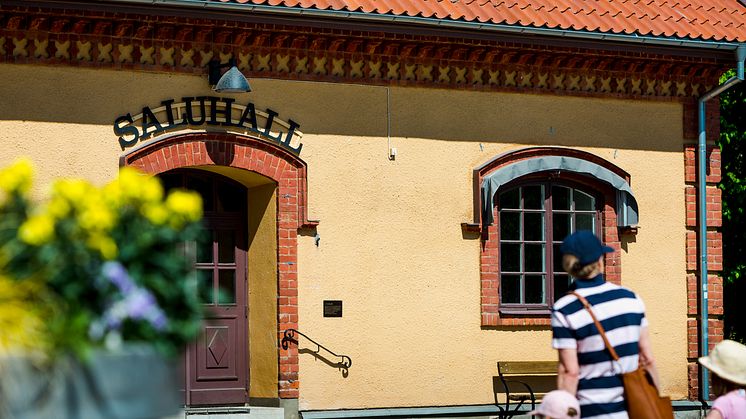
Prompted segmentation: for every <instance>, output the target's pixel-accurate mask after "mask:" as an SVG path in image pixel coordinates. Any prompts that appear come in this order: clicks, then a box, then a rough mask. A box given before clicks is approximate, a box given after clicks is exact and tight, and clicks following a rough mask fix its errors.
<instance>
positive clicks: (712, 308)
mask: <svg viewBox="0 0 746 419" xmlns="http://www.w3.org/2000/svg"><path fill="white" fill-rule="evenodd" d="M707 110H708V112H707V120H708V124H707V131H708V132H707V136H708V138H710V139H713V138H717V137H716V136H717V133H718V132H719V127H715V126H714V125H713V124H710V120H712V119H716V118H719V110H718V106H717V104H716V103H708V106H707ZM695 123H696V121H695ZM706 158H707V162H706V171H707V172H706V183H707V196H706V198H705V202H706V204H705V208H704V211H706V214H707V268H708V275H707V290H708V304H707V307H708V312H709V313H708V346H709V347H710V349H712V347H713V346H715V345H716V344H717V343H719V342H720V341H722V340H723V278H722V276H721V271H722V269H723V236H722V232H721V229H722V226H723V219H722V197H721V193H720V189H718V188H717V183H718V182H720V176H721V173H720V149H719V148H717V147H713V146H710V147H708V148H707V152H706ZM684 180H685V182H686V186H685V189H684V195H685V198H686V199H685V205H686V229H687V231H686V269H687V276H686V289H687V301H688V309H687V316H688V319H687V340H688V343H687V347H688V355H687V357H688V364H689V367H688V374H689V380H688V381H689V398H690V399H692V400H695V399H698V398H699V381H700V377H699V374H700V368H699V366H698V364H697V358H698V357H699V356H700V355H701V352H702V351H701V348H700V345H699V337H700V333H699V327H700V316H699V311H700V285H699V277H700V266H699V238H698V235H699V218H698V211H699V209H698V208H697V205H698V204H697V146H696V145H686V146H684Z"/></svg>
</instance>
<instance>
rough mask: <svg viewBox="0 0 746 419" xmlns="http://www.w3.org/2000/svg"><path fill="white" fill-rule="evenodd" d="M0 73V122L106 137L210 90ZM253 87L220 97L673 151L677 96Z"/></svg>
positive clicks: (364, 134) (362, 124)
mask: <svg viewBox="0 0 746 419" xmlns="http://www.w3.org/2000/svg"><path fill="white" fill-rule="evenodd" d="M0 76H2V78H3V80H4V81H5V82H4V83H3V84H2V85H1V86H0V97H22V98H24V100H21V101H7V102H6V103H4V104H0V115H2V117H0V123H2V122H3V121H42V122H57V123H74V124H83V125H98V126H102V127H112V130H111V132H112V135H111V140H112V141H116V137H115V135H114V133H113V123H114V120H115V119H116V118H117V117H119V116H121V115H126V114H127V113H131V114H132V115H136V114H138V113H140V112H141V111H142V108H143V107H145V106H148V107H150V108H153V109H154V108H157V107H159V106H162V105H161V101H164V100H168V99H175V100H176V101H177V102H178V101H180V100H181V98H182V97H190V96H204V95H215V93H214V92H212V91H211V90H209V87H208V86H207V80H206V77H204V76H201V75H181V74H180V75H173V74H154V73H142V72H128V71H112V70H94V69H82V68H67V67H45V66H25V65H0ZM29 79H33V80H34V84H33V86H31V88H29V85H28V83H27V82H26V81H27V80H29ZM92 86H94V87H92ZM252 86H253V91H252V93H251V94H233V95H220V96H226V97H234V98H235V99H236V102H235V103H236V104H242V105H245V104H247V103H249V102H251V103H253V104H254V105H255V106H256V109H257V110H258V111H264V110H265V109H268V108H270V109H273V110H276V111H277V112H278V113H279V115H278V116H277V117H278V118H279V119H282V120H289V119H292V120H294V121H297V122H298V123H299V124H300V128H299V129H300V130H301V131H302V132H303V133H304V134H306V135H308V134H311V135H337V136H345V137H354V138H355V141H371V140H375V141H379V140H381V139H383V140H385V139H386V137H387V135H391V136H392V137H395V138H398V139H399V140H400V141H406V138H423V139H428V140H435V141H467V142H475V143H485V144H489V143H515V144H531V145H559V146H578V147H593V146H613V147H614V148H619V149H639V150H659V151H676V152H680V151H681V137H682V134H683V133H682V127H681V124H682V105H681V104H680V103H677V102H659V101H654V100H649V101H642V100H620V99H603V98H591V97H579V96H578V97H573V96H555V95H550V94H531V93H526V94H521V93H498V92H478V91H469V90H455V89H426V88H416V87H393V88H387V87H385V86H364V85H349V84H333V83H314V82H297V81H295V82H294V81H282V80H268V79H257V80H252ZM49 92H54V93H53V94H51V95H50V93H49ZM288 98H292V100H291V101H289V100H288ZM161 122H163V123H165V121H161ZM389 127H390V130H389ZM73 129H74V128H73ZM211 129H214V130H217V131H220V127H211ZM306 138H307V139H308V140H310V138H309V137H306Z"/></svg>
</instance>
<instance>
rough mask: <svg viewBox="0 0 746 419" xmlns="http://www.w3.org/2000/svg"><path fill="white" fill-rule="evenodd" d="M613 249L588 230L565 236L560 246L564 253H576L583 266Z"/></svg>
mask: <svg viewBox="0 0 746 419" xmlns="http://www.w3.org/2000/svg"><path fill="white" fill-rule="evenodd" d="M613 251H614V249H612V248H611V247H609V246H606V245H604V244H603V243H602V242H601V240H599V239H598V237H596V235H595V234H593V232H591V231H588V230H581V231H576V232H574V233H572V234H570V235H569V236H567V237H565V240H564V241H563V242H562V246H561V247H560V252H562V254H563V255H565V254H570V255H574V256H575V257H577V258H578V261H579V262H580V265H582V266H585V265H588V264H589V263H593V262H595V261H597V260H598V258H600V257H601V255H603V254H604V253H611V252H613Z"/></svg>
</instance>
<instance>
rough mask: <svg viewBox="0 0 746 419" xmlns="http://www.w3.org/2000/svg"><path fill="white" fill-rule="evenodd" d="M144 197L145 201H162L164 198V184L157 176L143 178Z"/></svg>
mask: <svg viewBox="0 0 746 419" xmlns="http://www.w3.org/2000/svg"><path fill="white" fill-rule="evenodd" d="M142 198H143V200H144V201H145V202H160V201H161V200H162V199H163V186H161V181H160V180H158V178H156V177H152V176H147V177H145V178H144V179H142Z"/></svg>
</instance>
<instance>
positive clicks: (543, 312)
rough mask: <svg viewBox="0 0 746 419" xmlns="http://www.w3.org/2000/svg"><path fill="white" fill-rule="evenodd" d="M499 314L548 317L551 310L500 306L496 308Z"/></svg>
mask: <svg viewBox="0 0 746 419" xmlns="http://www.w3.org/2000/svg"><path fill="white" fill-rule="evenodd" d="M498 311H499V313H500V315H501V316H531V317H549V316H550V315H551V314H552V310H550V309H548V308H542V309H535V310H531V309H520V308H501V309H499V310H498Z"/></svg>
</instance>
